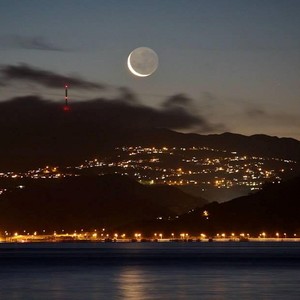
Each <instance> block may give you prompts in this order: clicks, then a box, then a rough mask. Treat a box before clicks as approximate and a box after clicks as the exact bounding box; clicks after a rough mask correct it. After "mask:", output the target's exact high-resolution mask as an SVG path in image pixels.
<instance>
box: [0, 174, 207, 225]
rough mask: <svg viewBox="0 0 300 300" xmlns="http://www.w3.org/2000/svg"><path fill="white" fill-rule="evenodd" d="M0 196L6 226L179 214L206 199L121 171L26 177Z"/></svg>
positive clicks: (108, 221) (105, 221) (102, 222)
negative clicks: (144, 182)
mask: <svg viewBox="0 0 300 300" xmlns="http://www.w3.org/2000/svg"><path fill="white" fill-rule="evenodd" d="M22 184H23V185H22V186H21V188H20V186H19V188H13V189H9V190H7V191H6V192H5V193H3V194H2V195H1V196H0V227H1V228H3V229H5V230H38V231H41V230H44V229H45V230H62V229H64V230H76V229H77V230H79V229H81V228H85V229H94V228H102V227H106V228H107V227H109V228H114V227H115V226H119V225H124V224H127V223H130V222H135V221H141V220H148V219H153V218H154V219H155V218H157V217H159V216H175V215H177V214H182V213H184V212H187V211H188V210H190V209H191V208H195V207H200V206H202V205H203V204H205V200H204V199H201V198H196V197H192V196H190V195H188V194H185V193H184V192H182V191H180V190H178V189H176V188H174V187H164V186H162V187H160V186H145V185H141V184H139V183H137V182H135V181H133V180H131V179H129V178H128V177H125V176H120V175H104V176H81V177H70V178H64V179H57V180H53V179H52V180H45V179H44V180H23V182H22Z"/></svg>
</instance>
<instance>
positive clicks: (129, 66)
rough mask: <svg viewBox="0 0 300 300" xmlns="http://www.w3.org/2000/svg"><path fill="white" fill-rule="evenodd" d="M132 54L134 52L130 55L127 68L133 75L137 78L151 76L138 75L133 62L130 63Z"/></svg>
mask: <svg viewBox="0 0 300 300" xmlns="http://www.w3.org/2000/svg"><path fill="white" fill-rule="evenodd" d="M131 54H132V52H131V53H130V54H129V56H128V59H127V66H128V69H129V70H130V72H131V73H132V74H134V75H136V76H139V77H147V76H149V75H151V73H150V74H141V73H138V72H137V71H136V70H135V69H134V68H133V67H132V66H131V62H130V57H131Z"/></svg>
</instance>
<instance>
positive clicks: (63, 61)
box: [0, 0, 300, 140]
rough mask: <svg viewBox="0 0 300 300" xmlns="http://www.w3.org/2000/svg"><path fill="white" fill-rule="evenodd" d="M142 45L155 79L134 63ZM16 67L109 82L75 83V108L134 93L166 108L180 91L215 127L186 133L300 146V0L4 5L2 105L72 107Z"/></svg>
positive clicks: (5, 1) (0, 13) (6, 1)
mask: <svg viewBox="0 0 300 300" xmlns="http://www.w3.org/2000/svg"><path fill="white" fill-rule="evenodd" d="M141 46H146V47H150V48H152V49H153V50H154V51H155V52H156V53H157V54H158V57H159V67H158V69H157V70H156V72H155V73H154V74H152V75H151V76H149V77H146V78H137V77H134V76H133V75H132V74H131V73H130V72H129V71H128V69H127V67H126V60H127V56H128V54H129V53H130V52H131V51H132V50H133V49H134V48H137V47H141ZM12 66H15V67H18V68H22V67H24V66H26V67H27V68H28V69H30V70H31V71H32V70H33V71H36V70H39V71H45V72H50V74H52V75H59V76H60V75H62V76H70V77H76V78H77V77H78V78H80V79H81V80H82V81H84V82H86V83H93V84H95V85H101V86H105V89H101V88H99V89H97V88H86V87H85V88H84V89H80V88H79V89H78V88H75V87H72V85H71V86H70V90H69V96H70V102H71V101H85V100H86V101H88V100H89V99H93V98H100V97H103V98H105V99H111V101H114V100H113V99H114V98H116V97H118V96H117V95H118V94H120V91H123V92H124V90H125V91H126V92H127V93H130V94H131V95H132V97H133V98H134V99H135V100H136V101H139V103H140V105H143V106H147V107H148V106H149V107H153V108H157V109H160V107H162V106H163V105H164V104H165V103H166V101H168V99H169V98H170V97H172V96H174V95H179V97H181V99H183V100H180V101H178V103H179V105H181V106H182V108H183V109H185V110H186V111H190V112H191V113H192V114H194V115H196V116H201V118H205V120H207V121H208V122H209V123H210V125H211V126H208V127H206V130H204V129H203V128H202V129H199V128H196V127H189V128H182V130H181V131H183V132H199V133H205V134H206V133H221V132H224V131H230V132H234V133H241V134H245V135H252V134H257V133H259V134H260V133H262V134H268V135H274V136H279V137H293V138H296V139H298V140H300V130H299V128H300V1H299V0H236V1H234V0H181V1H180V0H163V1H162V0H119V1H113V0H110V1H102V0H84V1H79V0H69V1H67V0H61V1H50V0H49V1H48V0H44V1H42V0H23V1H17V0H1V2H0V67H1V73H0V90H1V93H0V101H2V102H3V101H7V100H9V99H13V98H14V97H17V96H25V95H38V96H39V97H41V98H43V99H50V100H53V101H63V96H64V90H63V85H62V88H58V87H57V86H52V87H51V86H49V85H47V84H44V83H41V82H38V81H36V79H35V78H33V77H30V78H27V79H26V78H24V76H23V77H22V78H20V77H19V78H15V77H14V76H16V75H10V76H7V73H5V71H3V70H8V69H9V68H11V67H12ZM18 76H19V75H18ZM177 99H178V98H177Z"/></svg>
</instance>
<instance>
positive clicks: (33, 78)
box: [0, 64, 105, 89]
mask: <svg viewBox="0 0 300 300" xmlns="http://www.w3.org/2000/svg"><path fill="white" fill-rule="evenodd" d="M0 74H1V75H2V81H3V82H5V81H10V80H18V81H25V82H30V83H36V84H40V85H43V86H46V87H50V88H61V87H62V86H64V85H65V84H69V85H72V87H73V88H81V89H104V88H105V86H104V85H103V84H100V83H94V82H91V81H87V80H83V79H81V78H76V77H74V76H65V75H61V74H58V73H55V72H51V71H46V70H41V69H37V68H35V67H31V66H28V65H26V64H20V65H17V66H14V65H6V66H3V67H2V68H1V70H0Z"/></svg>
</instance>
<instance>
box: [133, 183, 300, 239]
mask: <svg viewBox="0 0 300 300" xmlns="http://www.w3.org/2000/svg"><path fill="white" fill-rule="evenodd" d="M299 186H300V177H296V178H292V179H289V180H286V181H284V182H282V183H275V184H271V183H269V184H266V185H265V186H264V188H263V189H262V190H261V191H258V192H256V193H253V194H249V195H247V196H243V197H239V198H236V199H233V200H230V201H227V202H223V203H217V202H212V203H209V204H207V205H205V206H203V207H201V208H199V209H196V210H194V211H192V212H190V213H187V214H183V215H182V216H180V218H179V219H177V220H174V221H171V222H160V223H159V222H157V221H154V222H152V224H150V223H147V222H145V223H144V227H145V230H148V229H149V228H153V229H157V230H158V229H161V230H165V231H166V232H174V230H175V231H176V230H177V231H187V232H191V233H193V234H199V233H200V232H206V233H209V234H212V235H215V234H217V233H222V232H227V234H231V233H232V232H236V233H241V232H244V233H250V234H252V235H256V236H257V235H258V234H260V233H262V232H269V233H271V234H273V235H275V232H281V234H283V233H284V232H285V233H287V234H290V235H292V234H294V233H297V234H300V218H299V212H300V201H299ZM204 211H206V212H207V213H208V217H206V216H205V214H204ZM135 226H137V225H135Z"/></svg>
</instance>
